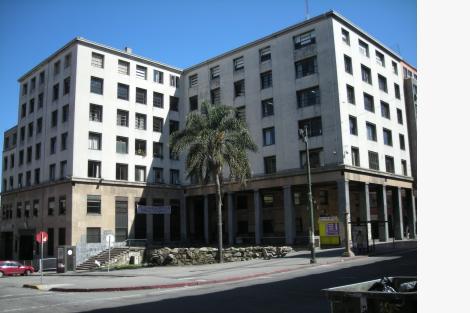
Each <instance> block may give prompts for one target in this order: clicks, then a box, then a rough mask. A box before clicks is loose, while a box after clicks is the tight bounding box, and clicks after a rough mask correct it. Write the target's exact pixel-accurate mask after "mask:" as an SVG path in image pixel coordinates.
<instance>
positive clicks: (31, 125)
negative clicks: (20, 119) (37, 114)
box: [28, 122, 34, 137]
mask: <svg viewBox="0 0 470 313" xmlns="http://www.w3.org/2000/svg"><path fill="white" fill-rule="evenodd" d="M33 133H34V123H33V122H31V123H29V124H28V137H33Z"/></svg>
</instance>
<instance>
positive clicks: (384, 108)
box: [380, 101, 390, 119]
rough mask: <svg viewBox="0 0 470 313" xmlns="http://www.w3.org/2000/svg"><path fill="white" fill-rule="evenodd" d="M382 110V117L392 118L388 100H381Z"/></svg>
mask: <svg viewBox="0 0 470 313" xmlns="http://www.w3.org/2000/svg"><path fill="white" fill-rule="evenodd" d="M380 110H381V111H382V117H385V118H388V119H390V106H389V105H388V103H387V102H384V101H380Z"/></svg>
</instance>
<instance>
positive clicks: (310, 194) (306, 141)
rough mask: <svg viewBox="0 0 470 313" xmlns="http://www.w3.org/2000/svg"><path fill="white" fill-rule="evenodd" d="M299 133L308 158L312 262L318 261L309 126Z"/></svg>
mask: <svg viewBox="0 0 470 313" xmlns="http://www.w3.org/2000/svg"><path fill="white" fill-rule="evenodd" d="M299 134H300V136H301V137H302V139H303V141H304V143H305V156H306V159H307V183H308V186H307V188H308V210H309V216H310V229H309V236H308V237H309V244H310V264H313V263H316V262H317V260H316V258H315V230H314V227H315V224H314V220H313V199H312V181H311V178H310V154H309V151H308V128H307V125H305V127H304V129H299Z"/></svg>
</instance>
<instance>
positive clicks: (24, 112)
mask: <svg viewBox="0 0 470 313" xmlns="http://www.w3.org/2000/svg"><path fill="white" fill-rule="evenodd" d="M25 116H26V103H23V104H22V105H21V118H23V117H25Z"/></svg>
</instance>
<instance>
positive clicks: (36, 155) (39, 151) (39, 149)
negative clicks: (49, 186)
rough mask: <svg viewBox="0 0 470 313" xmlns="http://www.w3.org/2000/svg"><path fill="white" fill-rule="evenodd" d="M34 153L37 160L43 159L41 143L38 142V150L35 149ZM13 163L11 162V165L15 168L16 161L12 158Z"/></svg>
mask: <svg viewBox="0 0 470 313" xmlns="http://www.w3.org/2000/svg"><path fill="white" fill-rule="evenodd" d="M34 153H35V157H34V158H35V159H36V160H39V159H40V158H41V143H40V142H38V143H37V144H36V148H35V149H34ZM11 156H12V157H13V156H14V154H12V155H11ZM11 161H12V162H11V163H12V164H11V165H12V166H13V161H14V159H13V158H12V159H11Z"/></svg>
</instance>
